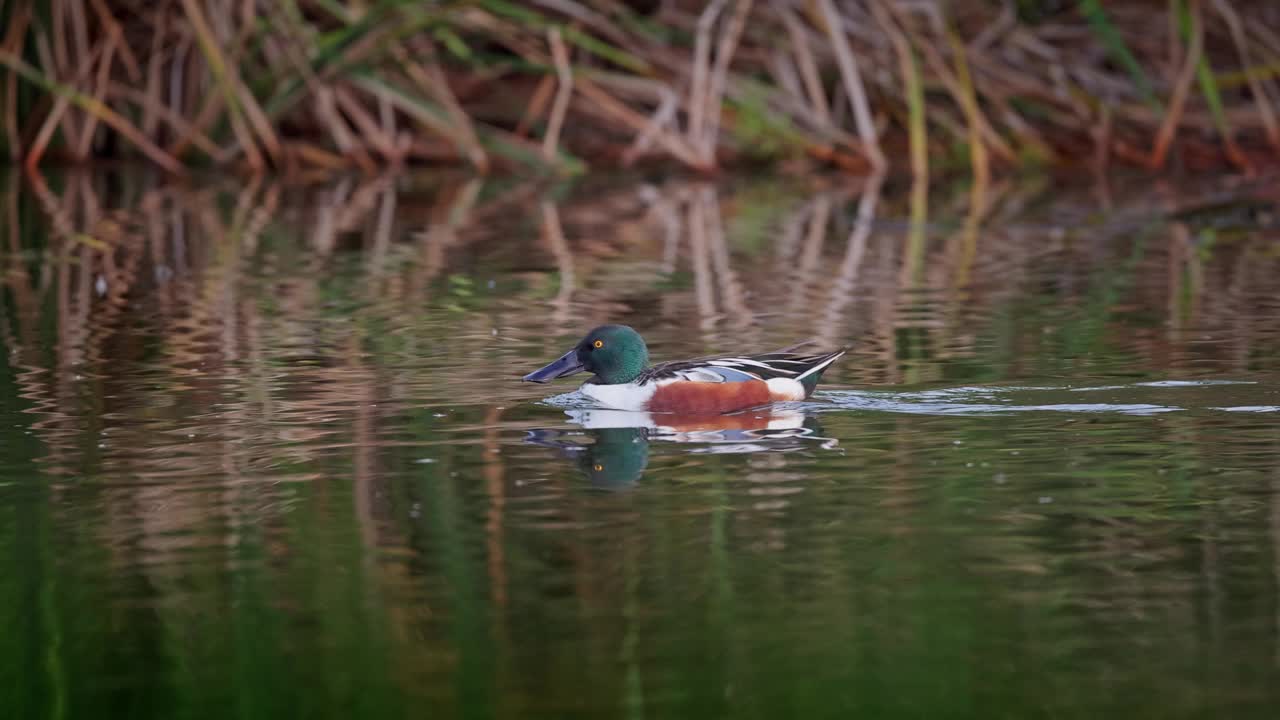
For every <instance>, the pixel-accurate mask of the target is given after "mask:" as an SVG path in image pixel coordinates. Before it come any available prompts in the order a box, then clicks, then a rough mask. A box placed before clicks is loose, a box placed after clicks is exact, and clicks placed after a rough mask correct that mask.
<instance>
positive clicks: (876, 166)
mask: <svg viewBox="0 0 1280 720" xmlns="http://www.w3.org/2000/svg"><path fill="white" fill-rule="evenodd" d="M816 2H817V4H818V8H819V9H820V10H821V12H822V17H823V20H824V22H826V25H827V34H828V35H829V36H830V38H831V45H832V48H833V50H834V51H835V54H836V62H837V64H838V65H839V66H840V76H841V77H842V78H843V79H844V85H845V88H846V89H847V92H848V95H849V106H850V109H852V110H853V118H854V122H855V123H856V125H857V129H858V137H859V139H860V140H861V141H862V146H863V147H862V151H863V152H864V153H866V155H867V160H868V161H870V163H871V168H872V170H874V171H875V172H876V173H877V174H881V173H883V172H885V171H886V170H887V169H888V167H889V162H888V160H886V159H885V156H884V152H883V151H882V150H881V149H880V138H879V136H878V133H877V132H876V125H875V121H873V120H872V118H871V104H870V103H869V102H868V101H867V91H866V88H865V87H864V86H863V84H862V75H861V74H859V72H858V61H857V60H856V59H854V55H853V49H852V48H850V47H849V38H848V37H847V36H846V34H845V31H844V23H843V18H842V17H841V16H840V13H839V12H837V11H836V7H835V5H834V4H833V3H832V2H831V0H816Z"/></svg>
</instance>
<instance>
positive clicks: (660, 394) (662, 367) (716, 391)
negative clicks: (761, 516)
mask: <svg viewBox="0 0 1280 720" xmlns="http://www.w3.org/2000/svg"><path fill="white" fill-rule="evenodd" d="M790 350H791V348H787V349H784V350H777V351H774V352H770V353H763V354H760V355H746V356H731V355H726V356H720V357H707V358H698V359H696V360H677V361H673V362H665V363H659V364H657V365H654V366H653V367H647V366H648V364H649V350H648V348H647V347H646V346H645V344H644V339H643V338H641V337H640V334H639V333H637V332H636V331H635V330H632V329H631V328H629V327H627V326H626V325H601V326H600V327H598V328H596V329H594V330H592V331H591V332H589V333H587V335H586V337H584V338H582V340H581V341H580V342H579V343H578V344H577V345H575V346H573V349H572V350H570V351H569V352H567V353H565V354H564V355H562V356H560V358H559V359H557V360H556V361H554V362H552V363H550V364H549V365H547V366H546V367H543V368H541V369H539V370H535V371H533V372H531V373H529V374H528V375H525V376H524V380H526V381H528V382H536V383H544V382H549V381H551V380H555V379H557V378H562V377H568V376H570V375H575V374H577V373H580V372H584V371H585V372H589V373H592V374H593V375H594V377H592V378H591V379H590V380H588V381H587V382H585V383H584V384H583V385H582V394H583V395H586V396H587V397H589V398H591V399H592V400H595V401H596V402H598V403H600V404H601V405H604V406H606V407H611V408H616V409H618V410H640V411H645V412H656V413H680V414H685V415H717V414H722V413H731V412H737V411H738V410H745V409H747V408H751V407H757V406H760V405H766V404H768V403H771V402H782V401H787V400H804V399H805V398H807V397H809V396H810V395H812V394H813V390H814V388H815V387H817V385H818V380H819V379H821V377H822V372H823V371H824V370H826V369H827V367H828V366H829V365H831V363H833V362H835V361H836V360H837V359H839V358H840V356H841V355H844V353H845V351H844V350H837V351H835V352H830V353H825V354H819V355H802V354H799V353H795V352H790Z"/></svg>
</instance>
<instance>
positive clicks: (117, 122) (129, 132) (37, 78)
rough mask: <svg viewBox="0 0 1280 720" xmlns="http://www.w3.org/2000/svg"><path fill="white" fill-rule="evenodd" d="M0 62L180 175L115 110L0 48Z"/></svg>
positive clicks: (177, 168)
mask: <svg viewBox="0 0 1280 720" xmlns="http://www.w3.org/2000/svg"><path fill="white" fill-rule="evenodd" d="M0 65H4V66H5V67H7V68H9V69H10V70H13V71H14V72H16V73H17V74H18V75H20V76H22V78H23V79H25V80H27V81H28V82H30V83H32V84H35V85H39V86H40V87H42V88H44V89H45V90H48V91H49V92H51V93H53V94H54V95H58V96H61V97H66V98H67V99H68V100H70V101H71V103H72V104H73V105H75V106H76V107H78V108H80V109H82V110H84V111H85V112H86V113H89V114H90V115H93V116H95V117H97V118H98V119H99V120H101V121H102V122H103V123H105V124H107V125H109V126H111V127H112V128H113V129H115V131H116V132H118V133H120V135H121V136H123V137H124V138H125V139H126V140H128V141H129V142H131V143H133V144H134V145H135V146H137V148H138V149H139V150H140V151H142V153H143V154H144V155H146V156H147V157H149V158H151V161H152V162H154V163H155V164H157V165H159V166H160V167H162V168H164V169H165V170H168V171H169V172H171V173H173V174H175V175H182V174H183V173H184V170H183V167H182V165H181V164H180V163H179V162H178V161H177V160H176V159H174V157H173V156H172V155H170V154H169V153H166V152H165V151H164V150H161V149H160V148H159V147H157V146H156V145H155V144H154V143H152V142H151V141H150V140H149V139H147V137H146V136H145V135H143V134H142V133H141V132H140V131H139V130H138V129H137V128H136V127H134V125H133V124H132V123H130V122H129V121H128V120H126V119H125V118H124V117H123V116H121V115H120V114H119V113H117V112H116V111H115V110H112V109H111V108H110V107H107V106H106V105H105V104H103V103H102V102H101V101H99V100H95V99H94V98H92V97H89V96H87V95H85V94H83V93H81V92H79V91H78V90H76V89H75V88H72V87H68V86H66V85H63V84H62V83H59V82H55V81H53V80H51V79H50V78H48V77H46V76H45V75H44V74H43V73H41V72H40V71H39V70H37V69H35V68H33V67H31V66H30V65H28V64H26V63H25V62H23V61H22V59H21V58H18V57H15V56H14V55H12V54H11V53H9V52H8V51H6V50H0Z"/></svg>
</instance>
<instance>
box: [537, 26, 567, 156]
mask: <svg viewBox="0 0 1280 720" xmlns="http://www.w3.org/2000/svg"><path fill="white" fill-rule="evenodd" d="M547 41H548V42H549V43H550V45H551V57H552V59H553V60H554V61H555V65H556V78H557V88H556V97H555V101H554V102H553V103H552V104H551V116H550V117H549V118H548V119H547V132H546V134H545V135H543V137H542V157H543V158H544V159H545V160H546V161H547V162H549V163H550V162H555V159H556V156H557V154H558V148H559V146H560V128H561V127H563V126H564V117H565V114H566V113H568V112H569V101H570V100H571V99H572V98H573V70H572V68H570V66H569V51H568V50H567V49H566V48H565V46H564V40H563V39H562V38H561V37H560V29H559V28H554V27H553V28H551V29H549V30H547Z"/></svg>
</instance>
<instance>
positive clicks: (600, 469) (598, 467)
mask: <svg viewBox="0 0 1280 720" xmlns="http://www.w3.org/2000/svg"><path fill="white" fill-rule="evenodd" d="M596 342H599V341H598V340H597V341H596ZM591 469H592V470H595V471H596V472H604V466H603V465H592V466H591Z"/></svg>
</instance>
